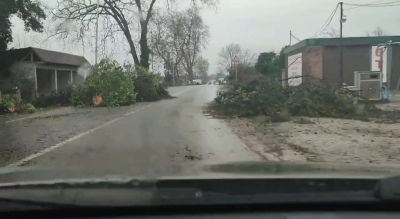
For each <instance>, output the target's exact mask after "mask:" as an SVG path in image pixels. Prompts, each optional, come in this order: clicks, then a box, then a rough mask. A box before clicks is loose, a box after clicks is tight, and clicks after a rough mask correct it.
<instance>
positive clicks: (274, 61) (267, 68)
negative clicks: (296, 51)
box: [255, 46, 288, 78]
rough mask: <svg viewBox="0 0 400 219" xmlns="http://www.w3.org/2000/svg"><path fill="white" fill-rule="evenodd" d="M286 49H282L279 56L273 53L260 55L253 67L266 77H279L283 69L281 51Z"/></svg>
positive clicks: (283, 60)
mask: <svg viewBox="0 0 400 219" xmlns="http://www.w3.org/2000/svg"><path fill="white" fill-rule="evenodd" d="M287 47H288V46H284V47H282V48H281V50H280V52H279V54H276V53H275V52H274V51H272V52H263V53H260V55H259V56H258V59H257V63H256V65H255V69H256V71H257V72H259V73H260V74H263V75H265V76H268V77H273V78H274V77H278V76H280V74H281V72H282V70H283V69H284V68H285V56H284V54H283V50H284V49H285V48H287Z"/></svg>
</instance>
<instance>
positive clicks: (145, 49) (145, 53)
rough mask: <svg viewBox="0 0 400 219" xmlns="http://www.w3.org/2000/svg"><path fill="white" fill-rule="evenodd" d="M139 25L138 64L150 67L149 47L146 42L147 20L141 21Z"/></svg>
mask: <svg viewBox="0 0 400 219" xmlns="http://www.w3.org/2000/svg"><path fill="white" fill-rule="evenodd" d="M140 26H141V33H140V41H139V44H140V52H141V54H140V66H142V67H143V68H147V69H149V67H150V63H149V59H150V49H149V46H148V44H147V22H146V21H142V22H141V25H140Z"/></svg>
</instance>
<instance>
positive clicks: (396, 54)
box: [386, 45, 400, 90]
mask: <svg viewBox="0 0 400 219" xmlns="http://www.w3.org/2000/svg"><path fill="white" fill-rule="evenodd" d="M392 48H393V53H392V55H393V58H392V63H393V64H392V71H391V76H390V79H389V78H388V80H390V87H389V89H390V90H395V89H396V88H397V83H398V82H399V78H400V46H399V45H396V46H393V47H392ZM386 85H387V84H386Z"/></svg>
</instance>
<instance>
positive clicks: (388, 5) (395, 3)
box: [343, 0, 400, 11]
mask: <svg viewBox="0 0 400 219" xmlns="http://www.w3.org/2000/svg"><path fill="white" fill-rule="evenodd" d="M382 1H383V0H380V1H374V2H371V3H368V4H351V3H343V4H344V5H350V6H355V7H351V8H348V9H346V10H345V11H348V10H352V9H356V8H361V7H369V8H381V7H393V6H399V5H400V1H392V2H382ZM378 2H382V3H379V4H376V3H378Z"/></svg>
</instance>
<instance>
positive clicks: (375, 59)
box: [371, 46, 388, 83]
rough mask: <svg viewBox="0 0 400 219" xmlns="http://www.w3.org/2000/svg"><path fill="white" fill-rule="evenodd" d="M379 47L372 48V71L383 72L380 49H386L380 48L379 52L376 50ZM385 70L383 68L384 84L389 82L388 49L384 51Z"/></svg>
mask: <svg viewBox="0 0 400 219" xmlns="http://www.w3.org/2000/svg"><path fill="white" fill-rule="evenodd" d="M377 48H378V47H377V46H372V48H371V71H381V65H382V63H381V56H380V55H381V54H380V49H384V48H383V47H380V48H379V50H376V49H377ZM382 59H383V66H382V67H383V68H382V82H383V83H385V82H386V81H387V78H386V77H387V66H388V63H387V49H384V52H383V56H382Z"/></svg>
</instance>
